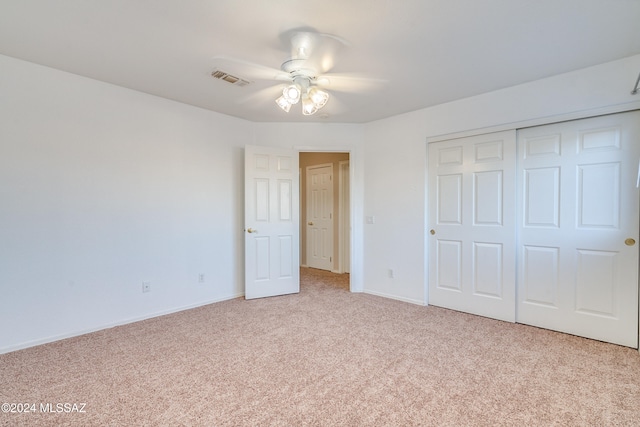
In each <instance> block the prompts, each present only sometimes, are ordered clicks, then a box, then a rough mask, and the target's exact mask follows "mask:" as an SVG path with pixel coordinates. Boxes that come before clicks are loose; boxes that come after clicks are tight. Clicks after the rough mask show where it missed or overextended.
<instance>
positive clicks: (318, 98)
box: [309, 86, 329, 110]
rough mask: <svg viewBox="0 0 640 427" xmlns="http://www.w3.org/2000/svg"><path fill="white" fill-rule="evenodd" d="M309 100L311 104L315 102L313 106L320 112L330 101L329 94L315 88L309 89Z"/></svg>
mask: <svg viewBox="0 0 640 427" xmlns="http://www.w3.org/2000/svg"><path fill="white" fill-rule="evenodd" d="M309 98H310V99H311V102H313V104H314V105H315V106H316V108H317V109H318V110H319V109H320V108H322V107H324V105H325V104H326V103H327V101H328V100H329V93H328V92H325V91H323V90H320V89H318V88H317V87H315V86H314V87H312V88H311V89H309Z"/></svg>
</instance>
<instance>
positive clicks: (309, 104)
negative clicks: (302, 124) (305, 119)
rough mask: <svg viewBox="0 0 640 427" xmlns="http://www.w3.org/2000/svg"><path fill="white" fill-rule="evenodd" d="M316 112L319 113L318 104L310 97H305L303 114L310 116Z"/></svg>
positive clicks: (303, 99)
mask: <svg viewBox="0 0 640 427" xmlns="http://www.w3.org/2000/svg"><path fill="white" fill-rule="evenodd" d="M316 111H318V107H316V104H314V103H313V101H312V100H311V98H309V97H308V96H305V97H303V98H302V114H304V115H305V116H310V115H312V114H315V113H316Z"/></svg>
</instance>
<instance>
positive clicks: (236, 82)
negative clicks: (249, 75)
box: [211, 70, 251, 86]
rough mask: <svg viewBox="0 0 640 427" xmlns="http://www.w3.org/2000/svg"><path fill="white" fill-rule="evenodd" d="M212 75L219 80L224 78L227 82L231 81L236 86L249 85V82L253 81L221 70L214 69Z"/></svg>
mask: <svg viewBox="0 0 640 427" xmlns="http://www.w3.org/2000/svg"><path fill="white" fill-rule="evenodd" d="M211 77H213V78H216V79H218V80H224V81H225V82H227V83H231V84H232V85H236V86H247V85H248V84H249V83H251V82H250V81H249V80H245V79H243V78H240V77H237V76H234V75H232V74H229V73H226V72H224V71H220V70H213V72H212V73H211Z"/></svg>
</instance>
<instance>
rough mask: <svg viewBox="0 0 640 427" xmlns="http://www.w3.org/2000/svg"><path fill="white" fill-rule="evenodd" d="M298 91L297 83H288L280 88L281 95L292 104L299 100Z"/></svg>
mask: <svg viewBox="0 0 640 427" xmlns="http://www.w3.org/2000/svg"><path fill="white" fill-rule="evenodd" d="M300 93H301V92H300V87H299V86H298V85H289V86H287V87H285V88H284V89H283V90H282V96H283V97H284V99H286V100H287V101H288V102H289V104H292V105H293V104H297V103H298V101H300Z"/></svg>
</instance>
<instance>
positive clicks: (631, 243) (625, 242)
mask: <svg viewBox="0 0 640 427" xmlns="http://www.w3.org/2000/svg"><path fill="white" fill-rule="evenodd" d="M624 244H625V245H627V246H633V245H635V244H636V241H635V239H632V238H631V237H629V238H628V239H627V240H625V241H624Z"/></svg>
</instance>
